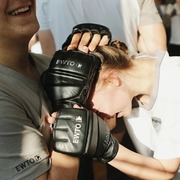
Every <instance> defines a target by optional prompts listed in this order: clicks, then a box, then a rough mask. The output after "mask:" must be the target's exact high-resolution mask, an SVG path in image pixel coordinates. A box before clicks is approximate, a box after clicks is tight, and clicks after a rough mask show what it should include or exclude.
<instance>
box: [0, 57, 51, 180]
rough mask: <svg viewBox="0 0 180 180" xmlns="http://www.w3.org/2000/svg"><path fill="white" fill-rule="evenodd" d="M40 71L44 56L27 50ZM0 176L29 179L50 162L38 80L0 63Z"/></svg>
mask: <svg viewBox="0 0 180 180" xmlns="http://www.w3.org/2000/svg"><path fill="white" fill-rule="evenodd" d="M31 56H32V57H33V59H34V61H35V65H36V67H37V69H38V71H39V73H40V74H41V73H42V72H43V71H44V70H45V69H47V67H48V65H49V62H50V61H49V60H48V57H44V56H42V55H35V54H31ZM0 77H1V78H0V102H1V103H0V177H1V178H2V179H3V180H10V179H11V180H19V179H23V180H30V179H34V178H36V177H38V176H40V175H41V174H43V173H44V172H46V171H47V170H48V169H49V168H50V165H51V162H50V158H49V151H48V138H46V137H45V136H44V135H43V134H42V133H41V130H40V129H41V128H42V126H43V125H44V117H45V115H46V114H47V113H48V108H46V106H47V105H46V103H44V102H45V99H44V96H43V94H42V92H41V87H40V84H39V83H37V82H35V81H33V80H31V79H29V78H28V77H26V76H24V75H22V74H20V73H18V72H16V71H14V70H12V69H9V68H7V67H5V66H3V65H0Z"/></svg>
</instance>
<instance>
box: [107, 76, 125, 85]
mask: <svg viewBox="0 0 180 180" xmlns="http://www.w3.org/2000/svg"><path fill="white" fill-rule="evenodd" d="M108 83H110V84H111V85H113V86H114V87H118V86H120V85H121V83H122V82H121V79H120V77H119V76H118V75H117V74H112V73H111V74H109V76H108Z"/></svg>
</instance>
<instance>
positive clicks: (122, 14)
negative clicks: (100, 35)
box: [37, 0, 166, 56]
mask: <svg viewBox="0 0 180 180" xmlns="http://www.w3.org/2000/svg"><path fill="white" fill-rule="evenodd" d="M37 17H38V20H39V22H40V30H39V32H38V34H39V40H40V42H41V46H42V51H43V53H45V54H47V55H49V56H52V55H53V54H54V52H55V51H56V50H59V49H61V46H62V44H63V42H64V41H65V39H66V37H67V36H68V35H69V34H70V30H71V28H72V27H73V26H75V25H76V24H80V23H97V24H102V25H105V26H107V27H110V28H111V31H112V39H121V40H122V41H123V42H125V43H126V44H127V46H128V49H129V54H134V53H136V52H138V51H139V52H141V51H148V52H150V51H154V50H158V49H163V50H165V49H166V33H165V29H164V26H163V23H162V20H161V18H160V16H159V13H158V11H157V8H156V6H155V3H154V0H126V1H122V0H114V1H112V2H111V1H109V0H105V1H104V0H91V1H89V0H83V1H77V0H68V1H66V0H61V1H59V0H53V1H51V0H38V1H37ZM155 32H156V33H155ZM89 50H91V51H92V50H94V49H93V48H92V47H89Z"/></svg>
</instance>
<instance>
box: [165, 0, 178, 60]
mask: <svg viewBox="0 0 180 180" xmlns="http://www.w3.org/2000/svg"><path fill="white" fill-rule="evenodd" d="M166 14H167V15H168V16H169V17H170V40H169V44H168V52H169V54H170V55H171V56H180V33H179V29H180V0H176V2H175V3H169V4H168V5H167V7H166Z"/></svg>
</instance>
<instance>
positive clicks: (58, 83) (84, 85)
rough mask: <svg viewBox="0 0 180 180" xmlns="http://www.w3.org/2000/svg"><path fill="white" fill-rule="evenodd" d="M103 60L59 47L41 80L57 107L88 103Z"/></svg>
mask: <svg viewBox="0 0 180 180" xmlns="http://www.w3.org/2000/svg"><path fill="white" fill-rule="evenodd" d="M100 67H101V61H100V59H99V58H98V57H97V56H94V55H90V54H86V53H84V52H81V51H65V50H59V51H57V52H56V53H55V55H54V57H53V59H52V60H51V63H50V66H49V68H48V69H47V70H46V71H45V72H44V73H43V74H42V76H41V84H42V87H43V89H44V91H45V92H46V94H47V96H48V98H49V99H50V101H51V103H52V107H53V110H54V111H57V110H59V109H60V108H62V107H72V106H73V105H74V104H78V105H82V106H86V102H87V99H88V97H89V95H90V92H91V90H92V89H93V88H94V85H95V81H96V79H97V76H98V74H99V69H100Z"/></svg>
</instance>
